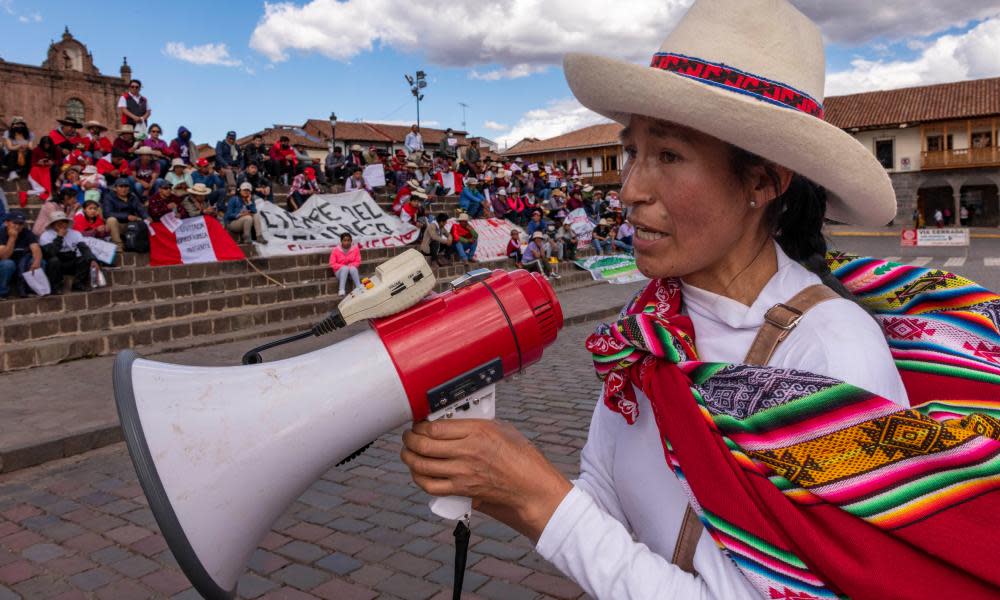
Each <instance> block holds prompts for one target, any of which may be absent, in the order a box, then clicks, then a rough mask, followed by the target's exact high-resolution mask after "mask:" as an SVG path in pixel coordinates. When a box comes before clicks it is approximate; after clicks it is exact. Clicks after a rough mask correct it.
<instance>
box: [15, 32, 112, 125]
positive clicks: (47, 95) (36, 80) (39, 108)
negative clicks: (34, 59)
mask: <svg viewBox="0 0 1000 600" xmlns="http://www.w3.org/2000/svg"><path fill="white" fill-rule="evenodd" d="M131 77H132V69H131V68H130V67H129V66H128V64H127V62H123V64H122V66H121V70H120V76H119V77H109V76H107V75H102V74H101V72H100V71H98V70H97V67H95V66H94V59H93V57H92V56H91V55H90V52H89V51H88V50H87V47H86V46H85V45H83V44H82V43H81V42H80V41H79V40H77V39H76V38H74V37H73V35H72V34H70V32H69V28H67V29H66V31H65V32H64V33H63V35H62V39H61V40H59V41H58V42H54V43H53V44H52V45H51V46H49V54H48V58H46V60H45V62H43V63H42V66H40V67H36V66H34V65H22V64H17V63H10V62H6V61H4V60H3V59H0V127H2V128H3V129H6V128H7V125H8V124H9V123H10V118H11V117H12V116H20V117H24V118H25V120H26V121H27V123H28V127H29V128H31V130H32V132H34V133H35V137H36V139H37V138H38V137H39V136H41V135H44V134H45V133H46V132H48V131H49V130H50V129H52V128H53V127H55V126H56V119H58V118H62V117H64V116H66V115H72V116H74V117H76V118H77V119H79V120H80V121H81V122H82V121H89V120H96V121H100V122H101V123H103V124H104V125H105V126H107V127H109V128H112V129H113V128H114V127H115V123H116V111H115V104H116V102H117V101H118V96H120V95H121V94H123V93H124V92H125V86H126V82H127V81H128V80H129V79H130V78H131Z"/></svg>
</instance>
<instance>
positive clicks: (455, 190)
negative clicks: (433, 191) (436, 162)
mask: <svg viewBox="0 0 1000 600" xmlns="http://www.w3.org/2000/svg"><path fill="white" fill-rule="evenodd" d="M434 179H436V180H437V182H438V183H439V184H441V187H443V188H445V189H446V190H450V191H449V192H447V193H446V195H448V196H457V195H459V194H461V193H462V174H461V173H456V172H454V171H449V172H447V173H445V172H444V171H438V172H437V173H435V174H434Z"/></svg>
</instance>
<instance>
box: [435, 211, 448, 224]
mask: <svg viewBox="0 0 1000 600" xmlns="http://www.w3.org/2000/svg"><path fill="white" fill-rule="evenodd" d="M434 220H435V221H437V222H438V223H447V222H448V213H438V214H437V215H436V216H435V217H434Z"/></svg>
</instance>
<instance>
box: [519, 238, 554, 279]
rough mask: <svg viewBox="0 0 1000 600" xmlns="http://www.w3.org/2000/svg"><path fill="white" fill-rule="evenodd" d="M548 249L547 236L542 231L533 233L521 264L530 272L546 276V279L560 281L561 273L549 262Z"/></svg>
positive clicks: (522, 256)
mask: <svg viewBox="0 0 1000 600" xmlns="http://www.w3.org/2000/svg"><path fill="white" fill-rule="evenodd" d="M548 249H549V244H548V241H547V240H546V238H545V234H544V233H542V232H541V231H536V232H535V233H532V234H531V240H530V241H528V245H527V246H525V247H524V250H523V251H522V253H521V263H522V264H523V265H524V268H525V269H527V270H529V271H537V272H539V273H541V274H542V275H545V277H546V278H549V277H551V278H552V279H559V277H560V276H559V273H557V272H556V271H555V269H553V267H552V263H550V262H549V252H548Z"/></svg>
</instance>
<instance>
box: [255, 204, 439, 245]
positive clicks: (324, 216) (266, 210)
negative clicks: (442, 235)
mask: <svg viewBox="0 0 1000 600" xmlns="http://www.w3.org/2000/svg"><path fill="white" fill-rule="evenodd" d="M257 213H258V214H260V218H261V221H262V224H263V228H264V231H263V232H262V236H263V238H264V239H265V240H267V243H266V244H257V254H258V255H260V256H279V255H285V254H301V253H308V252H330V251H331V250H332V249H333V247H334V246H336V245H338V244H340V234H342V233H349V234H351V237H353V238H354V241H355V242H356V243H357V244H358V245H360V246H361V248H386V247H390V246H404V245H406V244H410V243H413V242H415V241H416V240H417V235H418V234H419V230H418V229H417V228H416V227H414V226H413V225H409V224H406V223H403V222H402V221H401V220H399V217H396V216H395V215H390V214H387V213H386V212H385V211H383V210H382V208H381V207H380V206H379V205H378V204H377V203H376V202H375V200H374V199H372V197H371V196H369V195H368V192H366V191H364V190H354V191H350V192H344V193H342V194H314V195H312V196H310V197H309V199H308V200H306V202H305V204H303V205H302V206H300V207H299V209H298V210H296V211H295V212H292V213H289V212H287V211H286V210H284V209H282V208H280V207H278V206H275V205H274V204H272V203H270V202H267V201H264V200H258V201H257Z"/></svg>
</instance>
